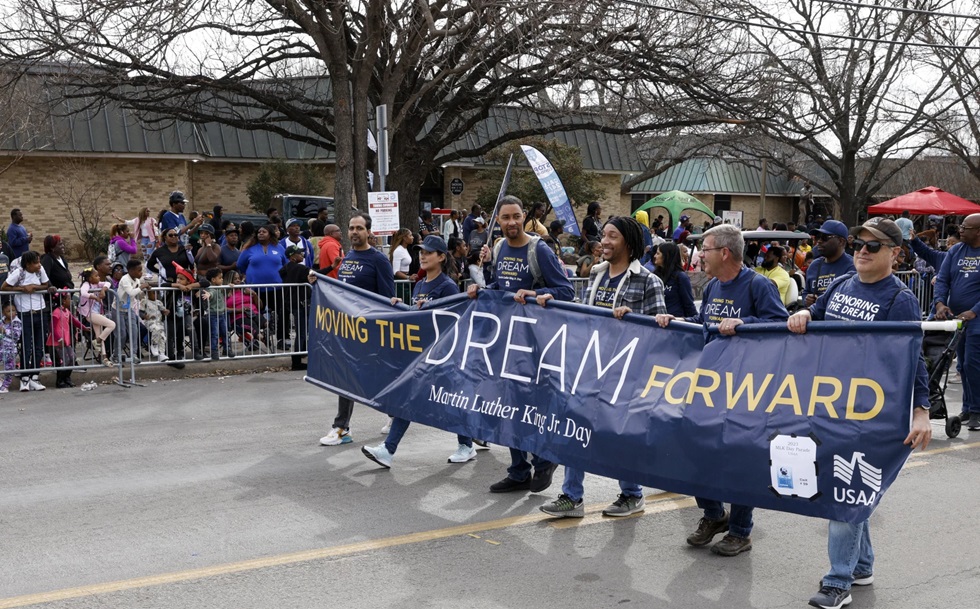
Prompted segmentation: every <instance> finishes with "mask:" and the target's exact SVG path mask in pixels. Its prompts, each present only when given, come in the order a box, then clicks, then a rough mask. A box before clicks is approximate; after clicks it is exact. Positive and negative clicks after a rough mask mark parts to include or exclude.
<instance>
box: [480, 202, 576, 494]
mask: <svg viewBox="0 0 980 609" xmlns="http://www.w3.org/2000/svg"><path fill="white" fill-rule="evenodd" d="M497 224H498V225H499V226H500V229H501V231H502V232H503V235H504V241H503V242H502V243H501V244H500V251H499V252H498V254H497V256H496V259H495V260H493V271H494V280H493V281H492V282H491V283H489V284H487V289H489V290H505V291H507V292H514V300H516V301H517V302H519V303H521V304H527V300H526V299H528V298H530V299H531V300H534V299H535V298H536V297H537V296H538V295H542V294H550V295H551V296H552V297H553V298H554V299H555V300H564V301H571V300H572V299H573V298H575V289H574V288H573V287H572V284H571V282H570V281H569V280H568V277H567V276H566V275H565V270H564V269H563V268H562V264H561V261H559V260H558V257H557V256H555V253H554V252H553V251H551V248H549V247H548V244H547V243H545V242H544V240H542V239H540V238H536V237H535V238H532V237H531V236H530V235H528V234H527V233H525V232H524V204H523V203H521V200H520V199H518V198H517V197H514V196H510V195H508V196H506V197H504V198H503V199H501V200H500V205H498V206H497ZM532 245H533V247H534V248H535V249H534V256H533V258H534V259H533V261H532V258H531V254H530V252H529V248H531V247H532ZM492 257H493V256H492V253H491V250H490V247H489V246H488V245H484V246H483V250H482V251H481V258H480V261H481V263H486V262H487V261H490V259H491V258H492ZM532 262H533V263H532ZM479 289H480V288H479V286H477V285H476V284H472V285H470V287H469V288H468V289H467V294H469V296H470V298H476V294H477V291H478V290H479ZM527 457H528V456H527V453H525V452H524V451H522V450H517V449H515V448H512V449H510V458H511V465H510V467H508V468H507V477H506V478H504V479H503V480H501V481H500V482H497V483H495V484H492V485H490V492H491V493H507V492H511V491H524V490H530V491H531V492H534V493H537V492H540V491H543V490H545V489H547V488H548V487H549V486H551V478H552V476H553V475H554V473H555V468H557V467H558V465H557V464H556V463H552V462H550V461H546V460H545V459H542V458H540V457H538V456H537V455H531V461H530V462H528V458H527ZM532 466H533V468H534V475H533V476H532V475H531V468H532Z"/></svg>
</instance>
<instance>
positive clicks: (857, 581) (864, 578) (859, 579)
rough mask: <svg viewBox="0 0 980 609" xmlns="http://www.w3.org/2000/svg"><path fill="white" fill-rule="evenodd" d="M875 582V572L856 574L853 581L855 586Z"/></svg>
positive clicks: (852, 583) (868, 584)
mask: <svg viewBox="0 0 980 609" xmlns="http://www.w3.org/2000/svg"><path fill="white" fill-rule="evenodd" d="M873 583H875V576H874V573H864V574H862V575H858V574H857V573H855V574H854V581H853V582H851V585H853V586H870V585H871V584H873Z"/></svg>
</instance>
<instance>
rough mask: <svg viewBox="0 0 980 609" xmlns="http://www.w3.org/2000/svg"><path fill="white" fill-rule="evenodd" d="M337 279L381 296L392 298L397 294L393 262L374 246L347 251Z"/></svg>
mask: <svg viewBox="0 0 980 609" xmlns="http://www.w3.org/2000/svg"><path fill="white" fill-rule="evenodd" d="M337 279H339V280H340V281H343V282H344V283H349V284H351V285H353V286H357V287H359V288H361V289H362V290H367V291H369V292H374V293H375V294H377V295H379V296H387V297H389V298H390V297H392V296H394V295H395V273H394V271H392V270H391V262H389V261H388V258H387V257H386V256H385V255H384V254H382V253H381V252H379V251H378V250H376V249H374V248H373V247H369V248H368V249H366V250H355V249H352V250H351V251H349V252H347V255H346V256H345V257H344V260H343V262H341V263H340V267H339V268H338V270H337Z"/></svg>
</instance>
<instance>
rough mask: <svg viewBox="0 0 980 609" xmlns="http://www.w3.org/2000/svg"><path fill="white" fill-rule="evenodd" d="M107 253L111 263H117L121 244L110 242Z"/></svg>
mask: <svg viewBox="0 0 980 609" xmlns="http://www.w3.org/2000/svg"><path fill="white" fill-rule="evenodd" d="M106 253H107V254H108V256H109V264H115V263H116V256H118V255H119V244H118V243H110V244H109V251H108V252H106Z"/></svg>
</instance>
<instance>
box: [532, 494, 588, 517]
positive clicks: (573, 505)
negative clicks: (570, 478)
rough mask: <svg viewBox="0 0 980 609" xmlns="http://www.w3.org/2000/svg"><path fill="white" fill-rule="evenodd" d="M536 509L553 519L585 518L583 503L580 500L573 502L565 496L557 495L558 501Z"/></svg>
mask: <svg viewBox="0 0 980 609" xmlns="http://www.w3.org/2000/svg"><path fill="white" fill-rule="evenodd" d="M538 509H539V510H541V511H542V512H544V513H545V514H547V515H549V516H554V517H555V518H582V517H584V516H585V503H584V502H583V501H582V500H581V499H579V500H578V501H573V500H572V498H571V497H569V496H568V495H565V494H561V495H558V499H556V500H554V501H552V502H551V503H548V504H546V505H542V506H541V507H539V508H538Z"/></svg>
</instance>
